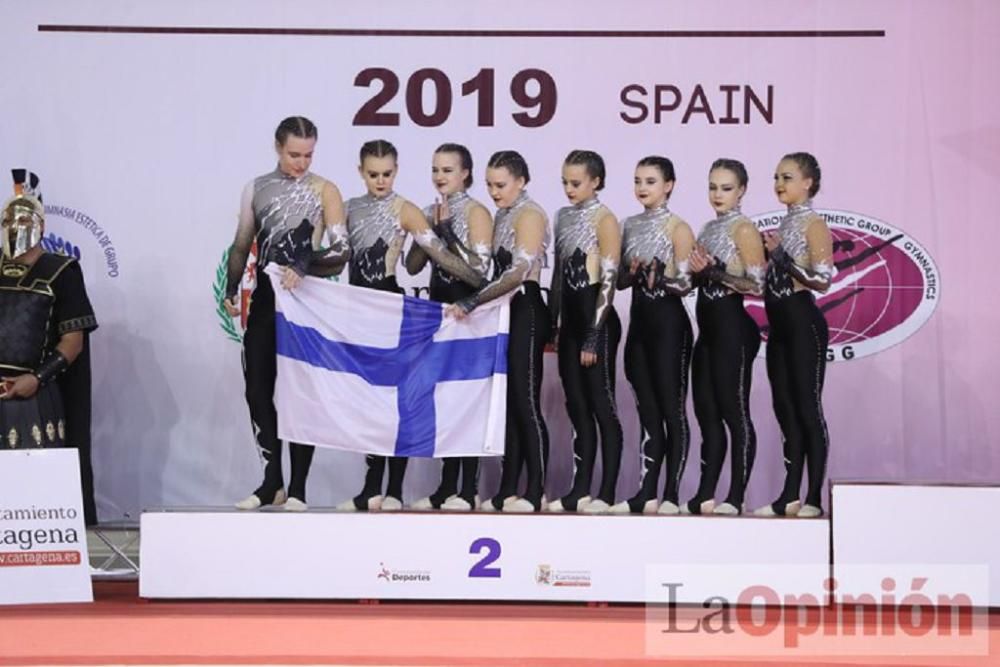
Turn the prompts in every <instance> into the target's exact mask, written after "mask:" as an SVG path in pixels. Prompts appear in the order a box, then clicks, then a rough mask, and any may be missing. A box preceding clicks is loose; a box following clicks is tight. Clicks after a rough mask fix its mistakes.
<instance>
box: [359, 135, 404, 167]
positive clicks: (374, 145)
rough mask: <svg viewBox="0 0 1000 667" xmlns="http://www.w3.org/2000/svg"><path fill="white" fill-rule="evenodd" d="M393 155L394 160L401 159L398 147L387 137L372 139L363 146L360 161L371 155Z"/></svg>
mask: <svg viewBox="0 0 1000 667" xmlns="http://www.w3.org/2000/svg"><path fill="white" fill-rule="evenodd" d="M390 155H391V156H392V159H393V160H398V159H399V152H398V151H397V150H396V147H395V146H393V145H392V144H390V143H389V142H388V141H386V140H385V139H372V140H371V141H366V142H365V143H364V144H362V146H361V158H360V161H361V162H364V161H365V158H366V157H368V156H371V157H388V156H390Z"/></svg>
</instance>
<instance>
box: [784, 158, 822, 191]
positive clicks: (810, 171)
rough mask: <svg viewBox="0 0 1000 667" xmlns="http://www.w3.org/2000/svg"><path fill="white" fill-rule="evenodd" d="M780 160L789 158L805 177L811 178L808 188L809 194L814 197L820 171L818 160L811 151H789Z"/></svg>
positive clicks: (817, 189)
mask: <svg viewBox="0 0 1000 667" xmlns="http://www.w3.org/2000/svg"><path fill="white" fill-rule="evenodd" d="M781 159H782V160H791V161H792V162H794V163H795V164H797V165H798V166H799V171H801V172H802V175H803V176H805V177H806V178H811V179H812V186H810V188H809V196H810V197H815V196H816V193H818V192H819V179H820V177H821V176H822V172H821V171H820V168H819V162H817V161H816V158H815V157H814V156H813V154H812V153H789V154H788V155H786V156H785V157H783V158H781Z"/></svg>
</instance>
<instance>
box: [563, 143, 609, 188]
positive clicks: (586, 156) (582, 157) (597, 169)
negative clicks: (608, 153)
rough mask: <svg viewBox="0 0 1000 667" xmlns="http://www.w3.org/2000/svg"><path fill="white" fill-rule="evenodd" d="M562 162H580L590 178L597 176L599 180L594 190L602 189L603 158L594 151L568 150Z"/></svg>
mask: <svg viewBox="0 0 1000 667" xmlns="http://www.w3.org/2000/svg"><path fill="white" fill-rule="evenodd" d="M563 164H581V165H583V166H584V168H586V170H587V175H588V176H590V177H591V178H599V179H601V182H600V183H598V184H597V187H596V188H594V189H595V190H603V189H604V173H605V172H604V158H602V157H601V156H600V155H598V154H597V153H595V152H594V151H582V150H575V151H570V152H569V155H567V156H566V160H565V161H564V162H563Z"/></svg>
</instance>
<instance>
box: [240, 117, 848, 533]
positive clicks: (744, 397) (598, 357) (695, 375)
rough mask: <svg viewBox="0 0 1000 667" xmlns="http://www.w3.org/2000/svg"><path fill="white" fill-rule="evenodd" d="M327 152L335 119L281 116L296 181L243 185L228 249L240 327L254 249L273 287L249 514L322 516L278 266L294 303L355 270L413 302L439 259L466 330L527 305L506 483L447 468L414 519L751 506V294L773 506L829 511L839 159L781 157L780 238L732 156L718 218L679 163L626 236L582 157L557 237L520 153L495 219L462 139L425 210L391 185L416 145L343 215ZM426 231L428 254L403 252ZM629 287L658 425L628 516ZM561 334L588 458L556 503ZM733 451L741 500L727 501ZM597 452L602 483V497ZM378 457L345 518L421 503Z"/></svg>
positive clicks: (366, 162)
mask: <svg viewBox="0 0 1000 667" xmlns="http://www.w3.org/2000/svg"><path fill="white" fill-rule="evenodd" d="M317 138H318V132H317V129H316V126H315V125H314V124H313V123H312V122H311V121H309V120H308V119H306V118H303V117H301V116H293V117H290V118H286V119H285V120H283V121H282V122H281V123H280V124H279V126H278V128H277V130H276V132H275V150H276V151H277V154H278V164H277V167H276V168H275V169H274V170H273V171H272V172H270V173H268V174H265V175H263V176H260V177H258V178H255V179H254V180H253V181H251V182H250V183H249V184H248V185H247V186H246V188H245V190H244V192H243V196H242V202H241V209H240V218H239V224H238V228H237V232H236V238H235V241H234V243H233V246H232V248H231V250H230V254H229V259H228V284H227V292H226V299H225V301H224V305H225V306H226V308H227V309H228V310H229V311H230V313H231V314H233V315H235V314H237V313H238V312H239V305H238V302H237V299H236V294H237V292H238V289H239V285H240V280H241V277H242V275H243V272H244V270H245V268H246V262H247V258H248V255H249V252H250V249H251V246H252V244H253V242H254V241H255V240H256V243H257V272H256V279H257V280H256V287H255V289H254V292H253V294H252V296H251V305H250V311H249V315H248V319H247V327H246V332H245V337H244V343H243V344H244V350H243V360H244V376H245V380H246V399H247V403H248V405H249V409H250V416H251V419H252V421H253V431H254V434H255V437H256V439H257V444H258V447H259V451H260V453H261V456H262V459H263V462H264V479H263V482H262V483H261V484H260V486H259V487H258V488H257V489H256V490H255V491H254V492H253V493H252V494H251V495H250V496H249V497H247V498H246V499H244V500H242V501H240V502H239V503H237V507H239V508H240V509H256V508H258V507H261V506H262V505H284V507H285V509H288V510H305V509H306V508H307V505H306V493H305V491H306V488H305V487H306V476H307V474H308V471H309V466H310V463H311V461H312V456H313V447H312V446H309V445H302V444H296V443H290V461H291V476H290V480H289V483H288V485H287V487H286V485H285V482H284V476H283V472H282V468H281V441H280V440H279V439H278V435H277V414H276V411H275V407H274V402H273V393H274V384H275V376H276V358H275V330H274V317H275V310H274V287H273V285H272V283H271V279H270V278H269V277H268V274H267V273H265V272H264V268H265V267H267V266H268V265H269V264H271V263H275V264H277V265H279V266H281V267H282V269H281V274H280V275H281V278H280V287H281V288H282V289H295V288H296V286H297V285H298V284H299V282H300V281H301V280H302V278H303V277H304V276H306V275H314V276H330V275H338V274H340V273H341V272H342V271H343V270H344V269H345V267H346V268H347V270H348V276H349V282H350V284H351V285H357V286H361V287H366V288H369V289H376V290H384V291H392V292H399V293H402V292H403V290H402V289H401V288H400V286H399V284H398V283H397V280H396V271H397V269H398V267H399V266H405V268H406V270H407V271H408V272H409V273H410V274H416V273H419V272H420V271H421V270H423V268H424V267H425V266H426V264H427V263H428V262H430V264H431V273H430V285H429V296H430V298H431V299H432V300H435V301H438V302H441V303H442V304H447V305H446V306H445V315H446V316H448V317H454V318H457V319H461V318H463V317H465V316H466V315H467V314H468V313H470V312H471V311H473V310H474V309H475V308H477V307H479V306H480V305H482V304H484V303H486V302H489V301H491V300H493V299H497V298H501V297H505V296H506V295H509V294H513V296H512V297H511V301H510V335H509V347H508V355H509V358H508V371H507V372H508V378H507V382H508V390H507V431H506V437H505V453H504V456H503V462H502V473H501V480H500V486H499V490H498V491H497V493H496V494H495V495H494V496H493V497H492V498H490V499H488V500H484V501H482V502H480V500H479V495H478V482H479V476H478V471H479V459H478V458H475V457H468V458H447V459H445V460H444V463H443V468H442V475H441V483H440V485H439V486H438V488H437V490H436V491H435V492H434V493H432V494H431V495H430V496H428V497H426V498H422V499H420V500H417V501H416V502H414V503H412V504H411V505H410V508H411V509H420V510H434V509H444V510H455V511H461V510H465V511H468V510H473V509H480V510H483V511H503V512H538V511H543V510H544V511H551V512H583V513H591V514H603V513H621V514H625V513H647V514H651V513H659V514H678V513H681V514H716V515H739V514H742V513H744V512H745V511H746V508H745V507H744V496H745V492H746V488H747V482H748V480H749V477H750V472H751V470H752V468H753V462H754V456H755V453H756V434H755V430H754V425H753V421H752V420H751V418H750V410H749V397H750V382H751V376H752V373H751V371H752V366H753V361H754V359H755V357H756V355H757V351H758V348H759V346H760V341H761V338H760V331H759V328H758V326H757V324H756V322H755V321H754V320H753V318H751V317H750V315H749V314H748V313H747V312H746V310H745V309H744V307H743V299H744V296H745V295H751V296H757V297H760V296H763V298H764V302H765V307H766V312H767V316H768V322H769V327H770V328H769V333H768V346H767V371H768V377H769V379H770V384H771V392H772V398H773V405H774V410H775V415H776V417H777V419H778V422H779V425H780V427H781V433H782V439H783V449H784V462H785V484H784V488H783V489H782V490H781V491H780V493H779V494H778V495H777V499H776V500H775V501H774V502H773V503H771V504H769V505H766V506H764V507H761V508H758V509H756V510H755V511H754V514H757V515H763V516H799V517H816V516H820V515H821V514H822V513H823V509H822V492H823V482H824V477H825V468H826V460H827V450H828V435H827V429H826V423H825V421H824V417H823V407H822V401H821V397H822V391H823V380H824V375H825V364H826V347H827V341H828V330H827V325H826V321H825V319H824V317H823V314H822V312H821V311H820V310H819V308H818V307H817V305H816V299H815V296H814V292H824V291H826V290H827V289H828V288H829V286H830V280H831V277H832V273H833V264H832V239H831V235H830V231H829V228H828V227H827V225H826V223H825V221H824V219H823V218H822V216H820V215H818V214H817V213H816V212H815V211H814V210H813V209H812V208H811V202H812V198H813V197H814V196H815V195H816V193H817V192H818V191H819V188H820V167H819V165H818V163H817V161H816V159H815V158H814V157H813V156H812V155H810V154H808V153H791V154H788V155H785V156H784V157H783V158H782V159H781V160H780V162H779V163H778V166H777V169H776V171H775V174H774V191H775V194H776V196H777V198H778V200H779V201H780V202H781V203H782V204H784V205H785V206H787V209H788V212H787V215H786V216H785V217H784V219H783V220H782V222H781V224H780V226H779V227H778V229H777V230H776V231H774V232H770V233H764V234H761V233H760V232H759V231H758V229H757V226H756V225H755V224H754V223H753V222H752V221H751V220H750V219H748V218H747V217H746V216H745V215H744V214H743V213H742V212H741V210H740V201H741V199H742V197H743V195H744V193H745V192H746V189H747V185H748V182H749V179H748V176H747V171H746V169H745V167H744V166H743V164H742V163H740V162H739V161H736V160H732V159H719V160H716V161H715V162H714V163H713V164H712V167H711V169H710V171H709V174H708V198H709V202H710V204H711V206H712V208H713V209H714V211H715V217H714V218H712V219H711V220H709V221H708V222H707V223H705V224H704V225H703V226H702V228H701V231H700V232H699V233H698V234H697V236H696V235H695V234H694V232H693V231H692V228H691V226H690V225H688V223H687V222H685V221H684V220H683V219H682V218H680V217H679V216H678V215H677V214H675V213H674V212H672V211H671V210H670V206H669V203H670V195H671V192H672V190H673V187H674V183H675V174H674V166H673V164H672V163H671V161H670V160H669V159H667V158H665V157H660V156H651V157H646V158H643V159H642V160H640V161H639V163H638V164H637V166H636V169H635V179H634V183H635V197H636V199H637V200H638V202H639V204H640V205H641V206H642V207H643V208H642V211H641V212H640V213H638V214H636V215H632V216H630V217H628V218H626V219H625V220H624V221H623V222H619V220H618V218H617V217H616V216H615V215H614V214H613V213H612V212H611V211H610V210H609V209H608V208H607V207H606V206H605V205H604V204H602V203H601V201H600V199H599V196H598V195H599V192H600V191H601V190H602V189H603V188H604V184H605V166H604V160H603V159H602V158H601V156H600V155H598V154H597V153H595V152H593V151H588V150H574V151H572V152H570V153H569V155H567V156H566V160H565V162H564V164H563V167H562V183H563V188H564V191H565V194H566V198H567V200H568V203H569V205H568V206H565V207H563V208H561V209H559V211H558V213H557V214H556V219H555V222H554V225H553V226H552V227H550V225H549V220H548V218H547V216H546V214H545V210H544V209H543V208H542V206H540V205H539V204H538V203H536V202H535V201H534V200H533V199H532V198H531V197H530V196H529V194H528V191H527V189H526V187H527V185H528V183H529V182H530V180H531V176H530V172H529V169H528V165H527V163H526V162H525V160H524V158H523V157H522V156H521V155H520V154H519V153H517V152H516V151H512V150H505V151H499V152H497V153H494V154H493V155H492V156H491V157H490V159H489V162H488V163H487V166H486V172H485V180H486V189H487V191H488V193H489V196H490V198H491V199H492V200H493V203H494V205H495V207H496V213H495V214H492V215H491V214H490V211H489V209H487V208H486V206H484V205H483V204H482V203H480V202H478V201H476V200H475V199H474V198H473V197H471V196H470V195H469V194H468V189H469V187H470V186H471V185H472V182H473V163H472V156H471V155H470V153H469V151H468V149H466V148H465V147H464V146H462V145H459V144H450V143H449V144H444V145H442V146H440V147H439V148H438V149H437V150H436V151H435V152H434V155H433V159H432V163H431V179H432V182H433V184H434V187H435V188H436V190H437V192H438V193H439V195H440V196H439V197H438V198H437V199H436V200H435V201H434V202H433V203H432V204H430V205H429V206H427V207H426V208H424V209H423V210H421V209H419V208H417V207H416V206H415V205H413V204H412V203H410V202H409V201H407V200H406V199H404V198H403V197H401V196H400V195H398V194H396V193H395V191H394V190H393V182H394V180H395V177H396V174H397V150H396V148H395V147H394V146H393V145H392V144H391V143H389V142H387V141H384V140H375V141H369V142H367V143H365V144H364V145H363V146H362V147H361V151H360V164H359V167H358V169H359V172H360V174H361V178H362V180H363V182H364V184H365V188H366V192H365V194H363V195H361V196H359V197H355V198H353V199H349V200H348V201H347V202H346V203H344V202H343V200H342V199H341V195H340V192H339V190H338V189H337V187H336V186H335V185H334V184H333V183H331V182H330V181H328V180H326V179H324V178H322V177H320V176H318V175H316V174H314V173H312V172H311V171H309V167H310V163H311V161H312V158H313V151H314V149H315V145H316V141H317ZM551 229H554V243H553V234H552V232H551V231H550V230H551ZM408 236H411V237H412V238H413V243H412V244H411V246H410V249H409V251H408V252H406V253H405V255H404V243H405V241H406V239H407V237H408ZM550 245H551V246H553V255H554V264H553V267H552V269H553V270H552V283H551V286H550V289H549V292H548V303H547V304H546V302H545V300H543V290H542V289H541V288H540V285H539V280H540V275H541V270H542V266H543V263H544V262H545V258H546V253H547V252H548V250H549V247H550ZM628 288H631V295H632V296H631V299H632V302H631V306H630V308H631V311H630V326H629V329H628V334H627V336H626V339H625V355H624V358H625V375H626V377H627V378H628V381H629V382H630V383H631V385H632V388H633V390H634V393H635V397H636V405H637V409H638V413H639V421H640V425H641V430H642V437H641V443H640V449H639V453H640V455H641V470H640V482H639V488H638V489H636V490H635V493H634V494H633V495H632V496H631V497H630V498H628V499H627V500H623V501H621V502H617V503H616V502H615V501H616V498H615V489H616V486H617V482H618V473H619V468H620V463H621V458H622V449H623V445H622V427H621V423H620V421H619V419H618V414H617V408H616V404H615V360H616V356H617V350H618V346H619V343H620V342H621V337H622V326H621V322H620V320H619V318H618V315H617V313H616V311H615V307H614V305H613V304H614V296H615V292H616V291H618V290H623V289H628ZM693 289H697V290H698V298H697V308H696V316H697V321H698V338H697V340H694V336H693V334H692V327H691V323H690V321H689V318H688V315H687V312H686V310H685V309H684V307H683V305H682V303H681V297H683V296H684V295H686V294H687V293H689V292H690V291H691V290H693ZM549 342H552V343H553V344H554V346H555V348H556V350H557V353H558V361H559V375H560V377H561V379H562V384H563V388H564V390H565V394H566V409H567V411H568V414H569V418H570V421H571V422H572V426H573V454H572V456H573V462H574V465H573V471H574V472H573V481H572V486H571V488H570V489H568V491H566V492H565V494H564V495H562V497H559V498H558V499H555V500H552V501H551V502H549V501H548V500H547V499H546V497H545V494H544V486H545V477H546V466H547V462H548V458H549V435H548V430H547V428H546V425H545V419H544V417H543V415H542V411H541V406H540V401H539V397H540V392H541V384H542V367H543V364H542V355H543V352H544V349H545V347H546V345H547V343H549ZM689 371H690V376H691V379H692V393H693V397H694V412H695V416H696V418H697V421H698V425H699V427H700V431H701V436H702V445H701V471H700V472H701V477H700V481H699V484H698V490H697V493H696V494H695V496H694V497H693V498H690V499H688V500H687V501H686V502H681V500H680V498H679V496H678V493H679V488H680V481H681V475H682V473H683V471H684V467H685V463H686V461H687V456H688V450H689V445H690V429H689V426H688V420H687V410H686V400H687V392H688V376H689ZM727 434H728V438H727ZM727 442H728V443H729V460H730V465H731V477H730V487H729V491H728V493H727V494H726V495H725V497H724V499H723V500H722V502H717V495H716V490H717V489H716V487H717V486H718V481H719V476H720V472H721V470H722V465H723V462H724V460H725V457H726V450H727ZM598 449H600V452H601V462H602V472H601V479H600V482H599V486H598V488H597V492H596V493H593V488H592V487H593V481H594V480H593V479H592V478H593V473H594V464H595V461H596V457H597V452H598ZM366 463H367V472H366V474H365V479H364V484H363V486H362V488H361V490H360V492H359V493H358V494H357V495H356V496H355V497H353V498H351V499H349V500H347V501H345V502H344V503H342V504H341V505H339V506H338V509H341V510H347V511H365V510H383V511H386V510H401V509H403V478H404V474H405V471H406V465H407V459H406V458H404V457H383V456H376V455H368V456H367V457H366ZM386 468H388V475H387V477H388V479H387V480H386V479H385V478H386ZM661 469H663V472H664V477H665V480H664V483H663V485H662V491H660V473H661ZM806 469H807V470H808V484H807V491H806V494H805V497H804V502H803V500H802V498H801V496H800V489H801V487H802V477H803V473H804V471H805V470H806ZM522 471H524V472H526V474H525V475H524V477H525V479H524V484H523V486H521V484H520V482H521V477H522ZM383 483H385V486H384V487H383ZM286 488H287V490H286Z"/></svg>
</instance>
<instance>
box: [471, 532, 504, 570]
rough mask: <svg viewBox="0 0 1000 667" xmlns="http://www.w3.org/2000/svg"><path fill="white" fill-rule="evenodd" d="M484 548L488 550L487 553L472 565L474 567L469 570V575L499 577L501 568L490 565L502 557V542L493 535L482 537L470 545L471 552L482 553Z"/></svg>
mask: <svg viewBox="0 0 1000 667" xmlns="http://www.w3.org/2000/svg"><path fill="white" fill-rule="evenodd" d="M483 550H485V551H486V555H485V556H483V557H482V559H480V560H479V562H477V563H476V564H475V565H473V566H472V569H470V570H469V576H470V577H492V578H497V579H499V578H500V568H499V567H489V566H490V564H492V563H494V562H496V560H497V559H498V558H500V543H499V542H497V541H496V540H494V539H493V538H492V537H480V538H479V539H477V540H475V541H473V543H472V544H470V545H469V553H470V554H479V553H482V552H483Z"/></svg>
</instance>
